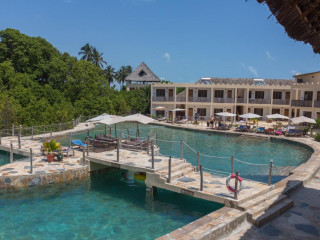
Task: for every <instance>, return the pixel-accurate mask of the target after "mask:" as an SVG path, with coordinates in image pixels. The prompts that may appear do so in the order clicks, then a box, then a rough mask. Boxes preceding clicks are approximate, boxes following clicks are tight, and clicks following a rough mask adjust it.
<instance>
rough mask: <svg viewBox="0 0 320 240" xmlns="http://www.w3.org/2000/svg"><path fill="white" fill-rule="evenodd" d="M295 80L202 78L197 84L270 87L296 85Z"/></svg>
mask: <svg viewBox="0 0 320 240" xmlns="http://www.w3.org/2000/svg"><path fill="white" fill-rule="evenodd" d="M295 82H296V80H294V79H255V78H217V77H214V78H208V77H205V78H201V79H200V80H199V81H197V82H196V83H204V84H245V85H260V86H270V85H283V86H288V85H289V86H290V85H292V84H293V83H295Z"/></svg>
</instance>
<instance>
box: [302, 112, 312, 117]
mask: <svg viewBox="0 0 320 240" xmlns="http://www.w3.org/2000/svg"><path fill="white" fill-rule="evenodd" d="M311 115H312V113H311V112H303V116H305V117H308V118H311Z"/></svg>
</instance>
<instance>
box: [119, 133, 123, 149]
mask: <svg viewBox="0 0 320 240" xmlns="http://www.w3.org/2000/svg"><path fill="white" fill-rule="evenodd" d="M121 143H122V130H120V141H119V147H120V148H121Z"/></svg>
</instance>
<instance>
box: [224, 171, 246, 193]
mask: <svg viewBox="0 0 320 240" xmlns="http://www.w3.org/2000/svg"><path fill="white" fill-rule="evenodd" d="M236 177H237V176H236V175H235V174H231V175H230V176H229V177H227V180H226V186H227V188H228V190H229V191H230V192H235V189H234V188H233V187H231V186H230V180H231V179H232V178H236ZM238 182H239V188H238V191H237V192H240V191H241V190H242V188H243V181H242V178H241V177H240V176H238Z"/></svg>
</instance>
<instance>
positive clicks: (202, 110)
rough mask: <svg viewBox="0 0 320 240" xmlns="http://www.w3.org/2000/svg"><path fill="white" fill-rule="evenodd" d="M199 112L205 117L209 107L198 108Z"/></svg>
mask: <svg viewBox="0 0 320 240" xmlns="http://www.w3.org/2000/svg"><path fill="white" fill-rule="evenodd" d="M197 113H198V114H199V116H200V117H205V116H207V109H206V108H198V109H197Z"/></svg>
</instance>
